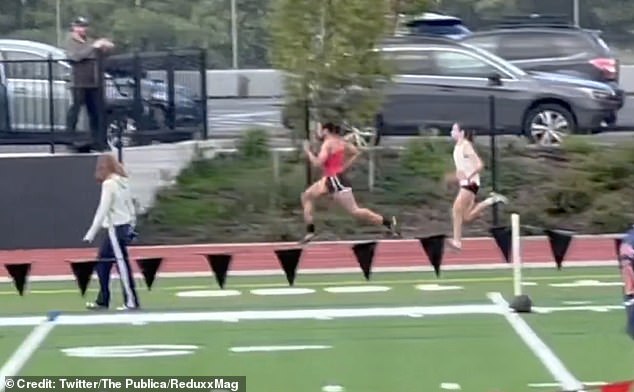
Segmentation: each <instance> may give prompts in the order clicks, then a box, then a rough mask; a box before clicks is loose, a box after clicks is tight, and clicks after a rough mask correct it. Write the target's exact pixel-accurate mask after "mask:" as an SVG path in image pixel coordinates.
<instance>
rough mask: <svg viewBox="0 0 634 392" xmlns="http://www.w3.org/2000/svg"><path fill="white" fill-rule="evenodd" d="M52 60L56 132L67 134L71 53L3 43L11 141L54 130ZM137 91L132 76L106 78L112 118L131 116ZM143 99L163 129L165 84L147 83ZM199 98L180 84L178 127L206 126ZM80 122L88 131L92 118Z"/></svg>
mask: <svg viewBox="0 0 634 392" xmlns="http://www.w3.org/2000/svg"><path fill="white" fill-rule="evenodd" d="M49 56H51V58H52V59H54V60H56V61H54V62H53V63H52V75H53V78H52V79H53V81H52V92H53V94H52V100H53V124H54V125H53V128H54V129H55V130H56V131H58V132H59V131H62V132H63V131H65V130H66V113H67V111H68V108H69V107H70V105H71V103H72V99H71V91H70V89H69V81H70V77H71V66H70V64H69V63H68V62H67V61H64V60H65V59H66V54H65V52H64V51H63V50H61V49H59V48H56V47H54V46H51V45H47V44H43V43H39V42H33V41H24V40H11V39H0V81H1V82H2V84H3V85H4V86H5V87H6V88H5V89H4V90H3V89H0V94H1V95H0V119H2V118H3V117H8V123H9V126H8V127H6V126H3V127H2V129H0V132H3V133H5V135H8V137H20V136H23V137H28V136H29V135H30V134H31V135H32V134H37V133H41V132H50V128H51V120H50V106H49V102H50V97H51V94H50V91H51V90H50V87H49V69H48V62H47V59H48V58H49ZM1 60H4V62H2V61H1ZM133 87H134V86H133V79H132V78H131V77H125V76H122V75H117V76H116V77H113V76H112V75H110V74H106V75H105V92H104V95H105V99H106V108H107V112H108V113H109V114H111V115H114V116H116V115H118V114H121V113H126V110H127V109H129V110H130V111H129V113H132V112H131V109H132V107H133V99H134V95H133V91H134V89H133ZM3 91H4V93H3ZM141 95H142V97H143V105H144V108H143V109H144V114H146V115H147V116H148V117H149V120H150V121H155V122H156V123H157V126H161V125H162V124H160V121H161V120H163V121H164V118H165V112H166V110H167V102H168V100H167V87H166V85H165V83H163V82H162V81H156V80H149V79H142V81H141ZM198 99H199V98H198V97H195V96H194V94H193V93H192V92H191V91H188V90H187V89H185V88H183V87H182V86H175V102H174V106H175V123H176V124H175V125H181V124H186V125H189V124H200V123H202V121H203V118H202V110H201V109H200V106H201V103H200V101H199V100H198ZM113 120H114V119H113V118H108V119H107V121H113ZM80 121H82V124H83V125H84V126H82V127H78V129H82V130H83V129H87V121H86V119H85V118H82V119H81V120H80ZM0 125H2V124H1V123H0ZM4 125H6V124H4ZM7 133H8V134H7Z"/></svg>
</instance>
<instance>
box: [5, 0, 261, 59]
mask: <svg viewBox="0 0 634 392" xmlns="http://www.w3.org/2000/svg"><path fill="white" fill-rule="evenodd" d="M59 1H60V5H61V24H62V30H63V31H62V33H66V31H67V27H68V26H69V24H70V22H71V21H72V20H73V19H74V18H75V17H77V16H78V15H82V16H86V17H88V18H89V19H90V20H91V21H92V26H91V28H92V31H93V32H94V34H96V35H99V36H108V37H112V38H113V39H114V40H115V44H116V45H117V50H119V51H127V50H130V49H141V50H162V49H168V48H171V47H201V46H202V47H205V48H207V49H208V56H207V57H208V59H209V66H210V67H211V68H228V67H231V66H232V39H231V0H214V1H209V0H187V1H171V0H59ZM268 3H269V0H236V5H237V20H238V23H237V25H238V66H239V67H241V68H256V67H257V68H268V67H269V64H268V63H267V56H266V54H267V50H266V47H267V42H268V31H267V28H266V23H265V21H266V18H267V16H266V14H267V13H268ZM0 34H1V35H2V36H4V37H11V38H21V39H29V40H34V41H39V42H45V43H49V44H53V45H57V31H56V0H25V1H24V2H23V1H22V0H2V1H0ZM62 39H63V37H62Z"/></svg>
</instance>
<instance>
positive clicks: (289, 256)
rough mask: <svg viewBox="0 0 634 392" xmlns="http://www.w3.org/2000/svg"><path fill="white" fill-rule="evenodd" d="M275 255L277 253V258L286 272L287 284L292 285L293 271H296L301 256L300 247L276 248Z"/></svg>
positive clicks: (293, 281)
mask: <svg viewBox="0 0 634 392" xmlns="http://www.w3.org/2000/svg"><path fill="white" fill-rule="evenodd" d="M275 255H277V259H278V260H279V262H280V265H281V266H282V269H283V270H284V273H285V274H286V280H287V281H288V284H289V285H290V286H292V285H293V284H294V283H295V273H296V272H297V265H298V264H299V258H300V257H301V256H302V248H293V249H276V250H275Z"/></svg>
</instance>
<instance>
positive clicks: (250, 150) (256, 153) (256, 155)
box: [238, 129, 270, 159]
mask: <svg viewBox="0 0 634 392" xmlns="http://www.w3.org/2000/svg"><path fill="white" fill-rule="evenodd" d="M238 151H239V153H240V154H241V155H242V156H243V157H244V158H247V159H261V158H266V157H268V156H269V154H270V151H269V134H268V132H267V131H266V130H263V129H250V130H248V131H246V132H245V133H244V134H243V135H242V136H241V137H240V140H239V142H238Z"/></svg>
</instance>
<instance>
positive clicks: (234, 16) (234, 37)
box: [231, 0, 238, 69]
mask: <svg viewBox="0 0 634 392" xmlns="http://www.w3.org/2000/svg"><path fill="white" fill-rule="evenodd" d="M236 1H237V0H231V50H232V53H233V69H238V11H237V9H236Z"/></svg>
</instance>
